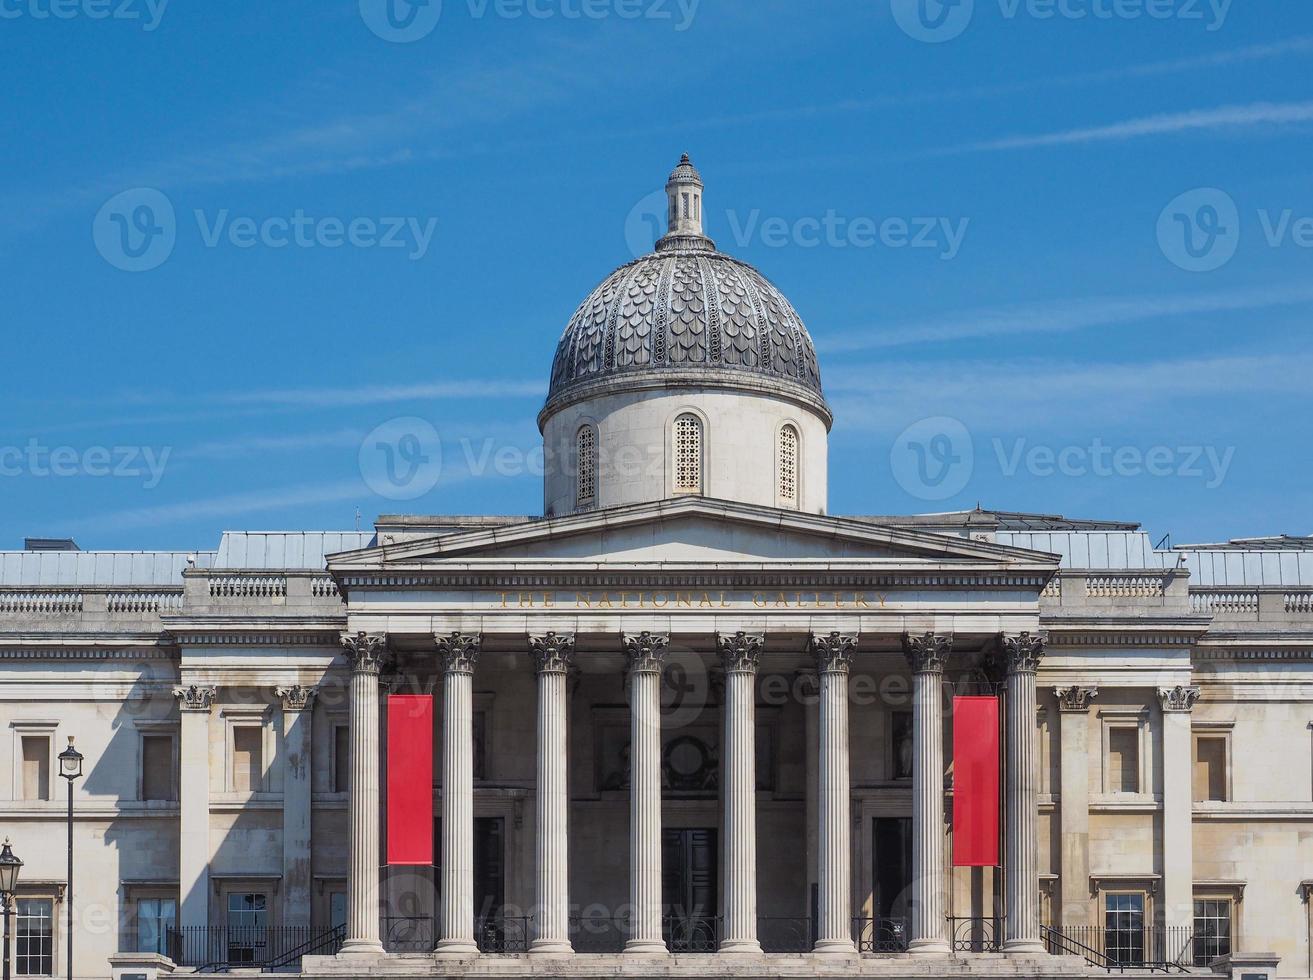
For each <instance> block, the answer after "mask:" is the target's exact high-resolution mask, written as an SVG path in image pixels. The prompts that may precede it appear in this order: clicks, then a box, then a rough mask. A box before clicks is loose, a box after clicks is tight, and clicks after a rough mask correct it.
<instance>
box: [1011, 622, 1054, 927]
mask: <svg viewBox="0 0 1313 980" xmlns="http://www.w3.org/2000/svg"><path fill="white" fill-rule="evenodd" d="M1003 653H1004V659H1005V660H1006V663H1007V753H1008V755H1007V796H1006V802H1005V820H1004V827H1005V830H1004V853H1003V862H1004V874H1005V878H1006V882H1005V885H1006V889H1007V891H1006V898H1007V923H1006V926H1005V929H1004V942H1003V950H1004V952H1007V953H1042V952H1044V944H1043V943H1042V942H1040V936H1039V833H1038V828H1037V826H1036V824H1037V821H1038V814H1037V810H1038V806H1039V800H1038V794H1037V787H1038V784H1039V771H1038V766H1039V752H1038V746H1037V744H1036V732H1035V716H1036V714H1037V712H1038V710H1039V706H1038V703H1037V700H1036V695H1035V673H1036V671H1038V670H1039V662H1040V660H1041V659H1042V658H1043V656H1044V637H1043V636H1042V635H1039V634H1031V633H1018V634H1016V635H1015V636H1005V637H1003Z"/></svg>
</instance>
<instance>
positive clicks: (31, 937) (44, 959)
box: [13, 898, 55, 977]
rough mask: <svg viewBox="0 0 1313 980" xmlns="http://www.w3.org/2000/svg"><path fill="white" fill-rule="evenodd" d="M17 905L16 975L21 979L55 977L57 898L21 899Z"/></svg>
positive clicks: (15, 918)
mask: <svg viewBox="0 0 1313 980" xmlns="http://www.w3.org/2000/svg"><path fill="white" fill-rule="evenodd" d="M14 905H15V906H16V907H15V909H14V912H15V913H16V914H15V916H14V924H15V929H14V952H13V957H14V959H13V963H14V973H15V974H17V975H18V976H20V977H50V976H54V974H55V901H54V899H51V898H20V899H18V901H17V902H15V903H14Z"/></svg>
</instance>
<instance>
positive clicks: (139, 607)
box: [105, 590, 183, 616]
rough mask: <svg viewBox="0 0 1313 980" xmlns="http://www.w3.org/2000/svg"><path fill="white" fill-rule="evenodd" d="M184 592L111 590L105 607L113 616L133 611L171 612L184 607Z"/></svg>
mask: <svg viewBox="0 0 1313 980" xmlns="http://www.w3.org/2000/svg"><path fill="white" fill-rule="evenodd" d="M182 601H183V594H182V591H181V590H178V591H176V592H174V591H170V592H111V593H109V595H108V596H106V598H105V608H106V610H107V611H108V612H109V614H110V615H111V616H113V615H123V614H131V613H171V612H178V611H179V610H181V609H182Z"/></svg>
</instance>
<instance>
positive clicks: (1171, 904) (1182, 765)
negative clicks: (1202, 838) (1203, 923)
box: [1158, 686, 1200, 956]
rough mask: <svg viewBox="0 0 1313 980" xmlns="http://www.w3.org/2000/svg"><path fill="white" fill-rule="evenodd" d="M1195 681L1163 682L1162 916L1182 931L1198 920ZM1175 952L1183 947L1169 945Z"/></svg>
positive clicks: (1160, 691) (1173, 952)
mask: <svg viewBox="0 0 1313 980" xmlns="http://www.w3.org/2000/svg"><path fill="white" fill-rule="evenodd" d="M1199 694H1200V692H1199V688H1197V687H1184V686H1178V687H1170V688H1168V687H1162V688H1159V689H1158V702H1159V704H1161V705H1162V711H1163V765H1162V771H1163V921H1164V922H1165V923H1166V924H1167V925H1168V926H1174V927H1177V928H1179V929H1181V930H1182V931H1183V933H1184V930H1185V929H1188V928H1190V927H1192V926H1193V925H1194V824H1193V820H1194V816H1193V813H1194V787H1193V785H1192V784H1191V781H1190V777H1191V774H1192V772H1193V769H1194V738H1193V730H1192V728H1191V714H1190V713H1191V711H1192V710H1193V709H1194V706H1195V702H1196V701H1198V700H1199ZM1169 952H1170V955H1171V956H1175V955H1176V954H1177V953H1178V952H1180V950H1179V949H1175V948H1174V949H1171V950H1170V951H1169Z"/></svg>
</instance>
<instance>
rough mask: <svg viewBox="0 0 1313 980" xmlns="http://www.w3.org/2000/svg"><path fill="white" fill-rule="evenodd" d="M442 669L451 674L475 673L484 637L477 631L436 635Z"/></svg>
mask: <svg viewBox="0 0 1313 980" xmlns="http://www.w3.org/2000/svg"><path fill="white" fill-rule="evenodd" d="M433 639H434V640H435V641H436V642H437V644H438V656H440V657H441V658H442V669H443V670H445V671H446V672H447V673H449V674H473V673H474V668H475V667H476V666H478V663H479V652H480V650H481V649H482V646H483V637H482V636H480V635H479V634H477V633H449V634H448V635H446V636H441V635H435V636H434V637H433Z"/></svg>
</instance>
